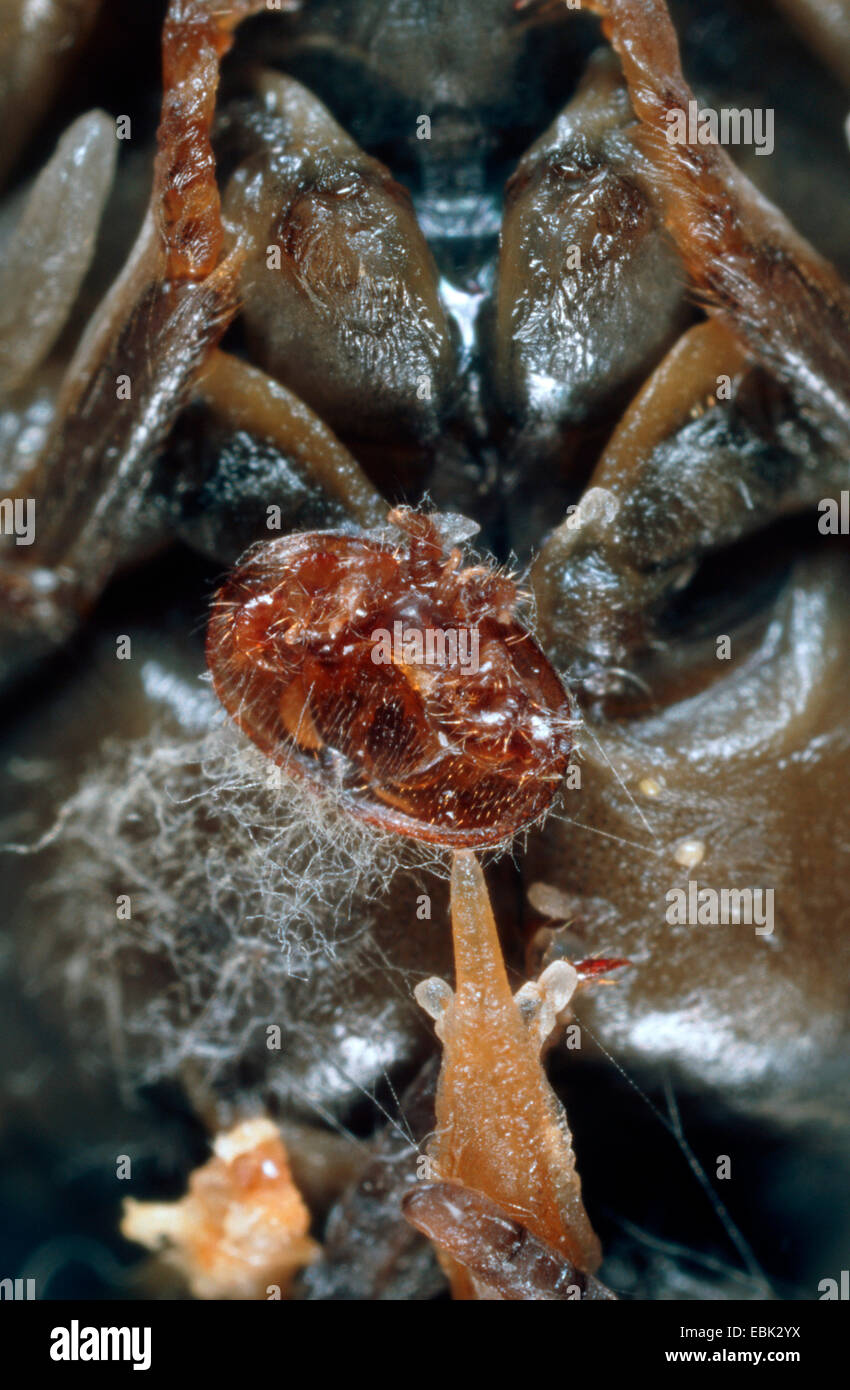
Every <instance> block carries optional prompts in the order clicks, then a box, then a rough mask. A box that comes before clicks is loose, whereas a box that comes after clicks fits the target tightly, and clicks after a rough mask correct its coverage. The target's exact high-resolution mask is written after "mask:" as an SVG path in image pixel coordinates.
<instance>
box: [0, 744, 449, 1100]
mask: <svg viewBox="0 0 850 1390" xmlns="http://www.w3.org/2000/svg"><path fill="white" fill-rule="evenodd" d="M27 852H28V854H37V855H38V858H37V860H35V861H34V866H35V869H36V873H37V875H38V881H37V882H36V883H35V884H34V886H33V888H32V889H31V893H30V898H31V901H33V902H34V908H35V913H36V919H37V920H39V919H40V920H41V922H42V923H43V929H42V930H41V931H39V932H37V933H28V934H27V941H26V943H25V951H26V964H25V969H26V973H27V976H28V978H29V979H30V980H32V981H33V982H34V987H35V988H37V989H38V990H40V991H44V992H46V993H48V994H49V995H50V996H51V997H52V996H53V995H55V994H57V993H58V994H60V995H61V997H62V998H61V1006H62V1012H63V1014H65V1015H66V1016H67V1017H68V1018H69V1019H70V1020H71V1024H72V1027H74V1026H75V1027H76V1028H77V1029H78V1031H79V1036H80V1046H81V1048H82V1049H83V1051H84V1052H85V1055H86V1064H87V1065H90V1066H92V1067H94V1066H97V1065H99V1064H100V1063H106V1064H107V1065H108V1066H110V1067H111V1068H113V1069H115V1070H117V1073H118V1075H119V1076H121V1077H122V1078H124V1080H125V1082H126V1083H127V1084H130V1085H132V1086H138V1085H143V1084H148V1083H153V1082H156V1081H160V1080H165V1079H167V1080H177V1079H186V1076H187V1074H188V1073H191V1078H192V1080H193V1081H195V1082H198V1083H199V1084H201V1085H203V1086H217V1085H220V1086H221V1087H222V1088H223V1089H226V1088H230V1089H231V1090H240V1089H242V1090H251V1089H252V1087H259V1088H265V1091H264V1093H266V1092H268V1093H275V1094H277V1096H278V1099H279V1100H281V1101H282V1102H284V1103H288V1102H290V1101H291V1100H292V1099H293V1095H292V1087H293V1085H295V1084H296V1083H295V1082H294V1081H293V1077H296V1078H301V1084H303V1086H304V1088H305V1091H306V1092H310V1084H311V1080H310V1079H311V1077H321V1078H322V1081H321V1085H319V1083H318V1082H317V1083H316V1084H315V1086H314V1090H315V1091H316V1092H317V1093H318V1090H322V1100H323V1102H327V1103H329V1104H331V1105H332V1104H333V1103H334V1101H335V1100H336V1099H337V1098H338V1099H339V1103H340V1104H343V1103H344V1101H345V1099H346V1095H347V1093H348V1091H350V1089H351V1088H352V1087H353V1088H354V1089H355V1090H359V1089H361V1088H363V1087H365V1086H366V1085H368V1084H370V1080H371V1078H372V1076H373V1070H371V1069H372V1068H373V1067H374V1063H375V1057H374V1056H373V1053H374V1051H375V1048H374V1046H372V1041H371V1037H372V1033H373V1032H374V1035H375V1042H376V1043H377V1038H378V1033H379V1032H381V1030H383V1031H384V1032H385V1033H386V1034H387V1035H388V1036H389V1037H390V1046H391V1050H392V1036H393V1035H392V1028H393V1026H394V1025H393V1018H392V1017H389V1014H390V1012H391V1010H392V1007H393V998H394V997H395V996H398V998H399V999H403V1001H404V1003H405V1006H407V1005H408V1003H409V1002H410V1001H409V991H408V989H407V988H406V986H404V985H403V984H402V983H401V981H400V980H399V979H397V978H396V979H394V980H393V982H392V984H391V985H389V986H388V985H387V984H386V973H387V972H386V966H385V961H384V958H383V948H382V947H381V946H380V944H379V943H378V944H376V943H375V942H374V941H373V939H372V927H373V922H374V918H375V914H376V913H378V912H379V911H380V904H379V899H382V898H387V899H388V901H389V905H390V906H389V911H390V913H391V912H392V907H393V904H395V903H396V901H397V896H396V892H397V890H396V888H395V886H394V885H392V881H393V878H394V875H395V871H396V869H397V868H398V867H399V866H400V862H401V857H402V855H406V856H407V859H406V862H407V864H408V866H412V865H414V864H415V865H417V866H421V865H424V863H425V862H426V860H425V858H424V852H423V851H420V850H418V849H416V848H415V847H410V848H409V849H405V848H404V847H403V846H402V844H401V843H400V842H399V841H398V839H397V838H391V837H386V836H384V837H382V836H380V835H377V834H376V833H375V832H373V831H372V830H370V829H368V828H367V827H364V826H362V825H360V824H359V823H357V822H354V821H352V820H351V819H350V818H348V817H346V816H345V815H344V814H343V813H341V812H339V811H338V810H337V809H336V808H335V807H334V806H333V805H330V804H328V802H327V801H326V800H325V799H323V798H321V797H319V796H317V795H316V794H315V793H313V792H311V791H309V790H308V789H306V788H305V787H304V786H303V785H301V784H300V783H299V782H297V781H294V780H292V779H291V778H289V777H287V776H286V775H285V774H284V773H282V772H281V771H280V769H278V768H277V767H276V766H275V765H274V764H272V763H270V762H269V761H268V760H267V759H265V758H264V757H263V756H262V755H261V754H260V753H259V752H257V751H256V750H255V749H254V748H253V746H252V745H251V744H249V743H248V741H247V740H246V739H245V738H244V737H243V736H242V735H241V734H240V733H239V732H238V731H237V730H235V729H234V728H233V727H232V726H230V725H229V724H227V725H220V726H218V727H214V728H213V729H212V730H211V731H210V732H207V733H203V734H198V735H197V736H193V735H191V734H189V735H188V736H187V735H186V733H185V732H183V733H180V734H175V733H174V732H171V731H169V732H160V733H158V734H155V735H149V736H146V737H145V738H142V739H139V740H137V741H134V742H129V743H126V742H121V743H119V742H117V741H114V740H113V741H108V742H107V743H105V744H104V745H103V747H102V750H101V753H100V755H99V758H98V762H97V765H96V766H93V767H92V768H91V769H90V770H89V772H88V773H87V774H86V775H85V776H84V777H83V779H82V780H81V782H80V785H79V787H78V789H77V790H76V791H75V792H74V793H73V795H72V796H71V797H70V799H68V800H67V801H66V802H65V804H64V805H63V806H62V808H61V810H60V812H59V815H58V818H57V820H56V822H55V824H54V825H53V828H52V829H51V830H50V831H49V833H48V834H47V835H46V836H45V837H43V839H42V840H41V841H40V842H39V843H38V844H37V845H33V846H30V847H28V849H27ZM48 856H49V864H45V862H44V861H45V857H48ZM402 877H403V878H404V879H405V880H409V879H410V876H409V875H404V876H402ZM413 881H414V882H416V879H415V876H414V880H413ZM408 886H409V883H408ZM388 890H391V891H389V892H388ZM403 891H404V889H403V887H402V888H401V889H399V890H398V892H403ZM128 914H129V915H128ZM390 920H392V919H391V918H390ZM401 974H402V970H401V969H398V968H397V969H395V971H394V976H400V975H401ZM381 991H383V994H382V993H381ZM384 995H387V996H392V997H391V998H390V999H389V1001H388V1002H387V1001H385V1000H384ZM376 1001H377V1003H376ZM370 1009H371V1010H372V1018H373V1019H374V1020H378V1019H380V1020H381V1022H380V1025H378V1023H377V1022H376V1024H375V1028H374V1029H370V1026H369V1010H370ZM358 1010H360V1011H361V1013H360V1014H358ZM411 1011H412V1004H411ZM352 1019H353V1022H352ZM343 1025H345V1028H346V1029H348V1030H349V1031H352V1030H353V1032H354V1033H355V1034H357V1035H358V1036H359V1037H360V1038H361V1041H362V1042H363V1048H362V1049H361V1051H362V1053H363V1056H362V1064H363V1075H362V1077H361V1076H360V1074H359V1072H358V1069H357V1056H359V1054H357V1056H355V1055H354V1052H352V1049H351V1048H349V1054H351V1055H350V1062H351V1065H350V1067H349V1069H348V1072H346V1073H345V1074H344V1075H343V1074H342V1073H340V1074H339V1075H337V1074H336V1073H334V1074H331V1073H329V1072H328V1074H327V1076H326V1072H327V1068H328V1065H329V1064H328V1061H327V1058H326V1055H325V1054H327V1051H328V1046H329V1039H330V1038H333V1037H335V1035H336V1034H337V1033H339V1032H340V1030H342V1029H343ZM275 1030H277V1034H278V1036H277V1037H275ZM104 1039H105V1042H104ZM98 1040H99V1041H98ZM344 1041H345V1040H344V1039H343V1040H341V1043H338V1044H337V1050H338V1048H339V1046H340V1045H342V1043H344ZM349 1041H350V1039H349ZM367 1043H368V1046H367ZM344 1052H345V1048H344V1047H343V1053H344ZM355 1052H356V1049H355ZM346 1055H348V1054H346ZM335 1087H336V1090H337V1091H338V1093H339V1095H338V1097H337V1095H336V1092H335ZM315 1100H316V1096H314V1095H313V1094H312V1092H310V1093H309V1094H304V1095H303V1096H302V1095H300V1094H296V1095H295V1097H294V1103H295V1104H296V1107H297V1105H298V1104H299V1103H300V1102H301V1101H303V1102H304V1105H305V1107H309V1106H310V1105H311V1104H312V1103H313V1102H314V1101H315Z"/></svg>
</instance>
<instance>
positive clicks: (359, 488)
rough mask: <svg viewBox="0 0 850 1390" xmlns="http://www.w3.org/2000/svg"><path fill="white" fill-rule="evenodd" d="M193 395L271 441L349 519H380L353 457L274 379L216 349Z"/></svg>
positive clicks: (382, 512) (382, 507)
mask: <svg viewBox="0 0 850 1390" xmlns="http://www.w3.org/2000/svg"><path fill="white" fill-rule="evenodd" d="M198 394H199V395H200V396H201V398H202V399H203V400H204V401H206V403H207V404H208V405H209V406H210V407H211V408H212V409H213V411H214V412H215V414H216V415H217V416H218V417H219V418H220V419H221V420H222V421H223V422H224V423H225V424H227V425H228V426H229V427H230V428H232V429H234V430H247V431H248V432H249V433H250V434H253V435H256V436H257V437H258V438H263V439H269V440H271V441H272V443H274V444H275V445H276V446H277V448H278V449H280V451H281V453H282V454H284V455H285V456H286V457H287V458H291V459H292V460H293V461H294V462H295V463H296V464H297V465H298V467H299V468H300V469H302V470H303V472H304V473H305V474H306V475H307V476H308V477H309V478H311V479H312V480H313V481H314V482H316V483H317V484H318V485H319V486H320V487H321V488H322V489H323V491H324V492H326V493H327V494H328V496H329V497H333V498H336V499H337V500H338V501H340V502H341V503H342V504H343V505H344V507H345V509H346V511H347V512H348V513H349V515H350V516H351V518H352V520H353V521H357V522H359V523H360V525H361V526H366V527H369V526H377V525H380V523H381V522H383V521H386V519H387V504H386V502H385V501H384V499H383V497H382V496H381V494H380V493H379V492H378V490H377V489H376V488H374V487H373V486H372V484H371V483H370V482H369V479H368V478H367V477H366V474H365V473H364V472H363V470H362V468H361V467H360V465H359V463H358V462H357V460H356V459H355V458H354V457H353V455H352V454H350V453H349V451H348V450H347V449H346V448H345V445H344V444H342V443H341V442H340V441H339V440H338V439H337V437H336V435H335V434H334V433H333V431H332V430H330V429H328V427H327V425H325V424H324V423H323V422H322V420H321V419H320V418H319V416H318V415H317V414H316V413H315V411H313V410H311V409H310V407H309V406H308V405H306V404H305V402H304V401H302V400H300V399H299V397H298V396H296V395H295V393H294V392H293V391H290V390H288V389H287V387H285V386H283V385H281V383H280V382H279V381H275V380H274V378H272V377H270V376H267V375H266V374H265V372H261V371H260V370H259V369H258V368H257V367H252V366H250V365H249V364H248V363H247V362H243V361H242V360H241V359H240V358H237V357H232V356H231V355H230V354H228V353H226V352H222V351H221V349H217V350H216V351H215V352H213V353H212V354H211V355H210V358H209V360H208V362H207V364H206V366H205V368H204V370H203V372H202V374H201V377H200V380H199V382H198ZM269 500H270V501H273V500H274V499H273V498H270V499H269Z"/></svg>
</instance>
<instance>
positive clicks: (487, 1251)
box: [401, 1182, 616, 1302]
mask: <svg viewBox="0 0 850 1390" xmlns="http://www.w3.org/2000/svg"><path fill="white" fill-rule="evenodd" d="M401 1206H402V1212H403V1213H404V1216H405V1218H406V1220H408V1221H409V1222H410V1224H411V1225H412V1226H415V1227H416V1229H417V1230H418V1231H421V1232H422V1234H423V1235H426V1236H427V1237H428V1239H429V1240H430V1241H431V1242H432V1243H433V1244H434V1245H436V1246H437V1247H438V1248H439V1249H440V1250H442V1251H443V1252H444V1253H445V1254H446V1255H449V1256H451V1258H452V1259H453V1260H454V1261H455V1262H456V1263H457V1264H459V1265H461V1266H462V1267H463V1268H464V1269H465V1270H466V1271H467V1273H468V1274H469V1275H470V1276H471V1278H472V1279H473V1280H474V1281H475V1286H476V1289H477V1290H479V1291H480V1294H479V1296H482V1297H489V1298H494V1297H495V1298H498V1299H506V1300H510V1301H520V1300H522V1301H529V1302H531V1301H538V1300H539V1301H541V1302H555V1301H558V1302H567V1301H570V1302H577V1301H579V1300H582V1301H583V1302H588V1301H598V1300H603V1299H604V1300H611V1299H614V1298H615V1297H616V1295H615V1294H613V1293H612V1292H611V1290H610V1289H608V1288H606V1286H605V1285H604V1284H602V1283H601V1282H600V1281H599V1280H598V1279H595V1278H594V1277H593V1275H592V1274H585V1273H584V1271H583V1270H580V1269H577V1268H576V1266H575V1265H574V1264H573V1263H572V1262H571V1261H570V1260H568V1259H567V1258H566V1256H565V1255H562V1254H561V1252H560V1251H559V1250H555V1249H553V1247H552V1246H551V1245H547V1243H546V1242H545V1241H543V1240H539V1239H538V1238H537V1236H534V1235H532V1233H531V1232H530V1231H529V1230H528V1228H527V1227H526V1226H523V1225H522V1223H521V1222H520V1221H517V1220H516V1219H515V1218H514V1217H512V1216H511V1215H509V1213H508V1212H506V1211H504V1210H503V1209H502V1208H501V1207H500V1206H498V1205H497V1203H496V1202H494V1201H492V1200H491V1199H490V1198H489V1197H487V1196H485V1194H484V1193H483V1192H476V1191H474V1190H473V1189H472V1188H469V1187H465V1186H464V1185H463V1183H460V1182H423V1183H419V1184H417V1186H416V1187H413V1188H411V1189H410V1191H409V1192H406V1193H405V1195H404V1198H403V1200H402V1204H401Z"/></svg>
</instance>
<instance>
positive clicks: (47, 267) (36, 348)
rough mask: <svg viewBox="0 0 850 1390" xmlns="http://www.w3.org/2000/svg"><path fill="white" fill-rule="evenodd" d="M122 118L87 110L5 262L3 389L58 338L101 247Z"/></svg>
mask: <svg viewBox="0 0 850 1390" xmlns="http://www.w3.org/2000/svg"><path fill="white" fill-rule="evenodd" d="M115 152H116V140H115V125H114V122H113V121H112V120H111V118H110V117H109V116H107V115H106V113H105V112H103V111H90V112H88V113H87V114H86V115H85V116H80V118H79V119H78V120H76V121H75V122H74V123H73V125H72V126H70V127H69V129H68V130H67V131H66V132H65V134H64V135H63V136H62V139H61V140H60V141H59V144H58V146H57V148H56V152H55V154H54V155H53V157H52V158H51V160H50V161H49V163H48V164H47V165H46V166H45V168H44V169H43V170H42V172H41V174H40V175H39V176H38V178H37V179H36V181H35V184H34V186H33V188H32V191H31V192H30V194H29V197H28V199H27V202H26V204H25V207H24V210H23V213H22V215H21V218H20V221H19V222H18V225H17V227H16V228H15V231H14V232H13V233H12V235H11V237H10V238H9V241H8V243H7V244H6V245H5V246H4V247H3V256H2V266H1V267H0V394H7V393H8V392H10V391H13V390H15V389H16V388H17V387H19V386H21V385H22V384H23V383H24V382H25V381H26V380H27V378H28V377H29V375H30V373H31V372H32V371H33V370H34V369H35V368H36V367H37V366H38V365H39V363H40V362H42V361H43V360H44V358H45V357H46V356H47V353H48V352H49V351H50V349H51V347H52V346H53V344H54V343H55V341H56V339H57V338H58V336H59V334H60V332H61V331H62V328H63V327H64V325H65V323H66V321H67V318H68V315H69V314H70V312H71V309H72V308H73V305H74V301H75V300H76V298H77V295H78V293H79V290H80V286H81V284H82V282H83V279H84V277H85V275H86V272H87V271H88V268H89V266H90V265H91V261H92V257H93V255H94V249H95V243H96V240H97V234H98V229H99V227H100V221H101V217H102V215H103V209H104V205H105V203H106V200H107V197H108V196H109V191H110V189H111V187H112V180H113V175H114V172H115Z"/></svg>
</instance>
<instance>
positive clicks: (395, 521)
mask: <svg viewBox="0 0 850 1390" xmlns="http://www.w3.org/2000/svg"><path fill="white" fill-rule="evenodd" d="M389 521H390V523H391V524H392V525H393V526H394V527H395V528H396V535H395V537H394V538H393V539H392V541H389V540H388V539H387V538H386V537H381V538H376V537H375V536H374V535H369V534H367V535H360V536H357V535H350V534H344V533H341V532H333V531H328V532H321V531H319V532H306V533H301V534H295V535H292V536H288V537H286V538H284V539H282V540H279V541H273V542H262V543H260V544H259V545H257V546H255V547H254V548H253V549H252V550H251V551H249V552H248V554H247V555H246V556H245V557H244V559H243V560H242V562H241V563H240V564H239V565H238V566H237V567H236V569H235V570H234V572H233V573H232V574H231V576H230V577H229V579H228V580H227V582H226V583H225V584H224V585H223V587H222V588H221V589H220V590H219V592H218V594H217V595H216V597H215V600H214V603H213V609H212V615H211V618H210V624H209V629H208V637H207V660H208V664H209V667H210V670H211V672H212V678H213V686H214V688H215V691H216V694H217V695H218V697H219V699H220V700H221V702H222V704H223V705H224V707H225V709H226V710H227V711H228V713H229V714H230V715H231V716H232V717H233V718H234V720H235V721H236V723H237V724H238V725H239V727H240V728H241V729H242V730H243V732H244V733H246V734H247V735H248V737H249V738H250V739H252V741H253V742H254V743H256V745H257V746H258V747H259V748H260V749H261V751H262V752H263V753H265V754H266V756H267V757H269V758H271V759H272V760H273V761H274V762H277V763H279V764H280V765H281V766H282V767H283V768H284V769H285V770H286V771H287V772H288V773H293V774H295V775H296V776H298V777H300V778H301V779H303V780H304V781H305V782H306V783H307V784H308V785H309V786H311V787H313V788H314V789H315V790H318V791H321V792H330V793H332V794H333V795H335V797H336V798H337V799H338V801H339V803H340V805H341V806H342V807H343V808H344V809H345V810H346V811H347V812H349V813H350V814H351V815H353V816H354V817H355V818H357V819H360V820H363V821H366V822H367V823H369V824H371V825H374V826H376V827H377V828H378V829H379V830H381V831H389V832H393V833H397V834H401V835H405V836H408V837H410V838H412V839H415V840H419V841H424V842H425V843H429V844H435V845H444V846H447V847H450V848H487V847H498V846H502V845H504V844H506V843H508V842H509V841H510V840H511V838H512V837H513V835H514V834H515V833H516V832H517V831H518V830H520V829H522V828H524V827H526V826H528V825H530V824H532V823H533V822H535V821H537V820H539V819H540V818H541V816H542V815H543V814H544V813H545V812H546V811H547V810H548V808H549V806H550V805H551V803H552V801H553V799H554V798H555V796H556V794H557V791H558V788H559V785H560V782H561V780H562V778H563V775H564V773H565V771H566V768H567V765H568V762H569V757H570V753H571V750H572V744H573V729H574V725H575V719H574V716H573V708H572V704H571V701H570V698H569V695H568V694H567V691H566V689H565V688H564V686H563V684H562V682H561V679H560V677H559V676H558V675H557V673H556V672H555V670H554V669H553V667H552V666H551V665H550V663H549V661H548V660H547V658H546V657H545V655H544V653H543V652H542V650H541V649H540V648H539V647H538V645H537V643H536V642H535V641H534V639H533V638H532V636H531V634H530V632H529V631H528V629H527V628H526V627H525V626H523V624H522V623H521V622H520V620H519V619H518V617H517V607H518V603H519V594H518V591H517V587H516V584H515V582H514V580H513V579H512V578H511V577H510V576H509V575H508V574H506V573H504V572H502V571H500V570H499V569H497V568H496V567H495V566H494V565H492V564H491V563H488V562H486V561H480V562H478V563H474V564H469V565H464V562H463V554H462V551H461V549H460V548H459V547H458V546H453V547H452V548H451V549H450V550H448V549H447V546H446V543H445V541H444V539H443V536H442V535H441V533H440V529H439V519H438V518H434V517H432V516H430V515H427V514H425V513H421V512H416V511H414V510H412V509H409V508H397V509H396V510H394V511H393V512H391V513H390V516H389ZM447 633H448V634H450V635H453V636H454V639H455V641H454V647H453V648H451V649H450V650H449V651H448V653H447V648H446V643H445V641H443V644H442V651H441V654H440V655H439V657H438V659H437V660H436V661H432V660H429V656H428V650H429V645H435V646H436V642H434V643H431V639H432V638H435V637H442V638H445V636H446V634H447ZM460 633H462V634H464V635H465V636H466V637H467V638H468V641H467V642H466V643H465V650H466V651H467V652H469V651H470V650H472V651H473V652H474V655H475V661H474V662H473V663H465V662H464V660H463V655H462V653H463V651H464V646H463V645H460V643H459V638H458V634H460ZM390 634H392V635H393V640H392V644H391V649H390V644H389V635H390ZM411 634H413V637H414V638H415V639H416V642H414V649H413V650H411V649H410V646H409V645H408V644H409V641H410V640H411V639H410V635H411ZM379 643H381V644H383V645H384V646H385V647H386V651H379V649H378V644H379ZM417 643H418V645H417Z"/></svg>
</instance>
